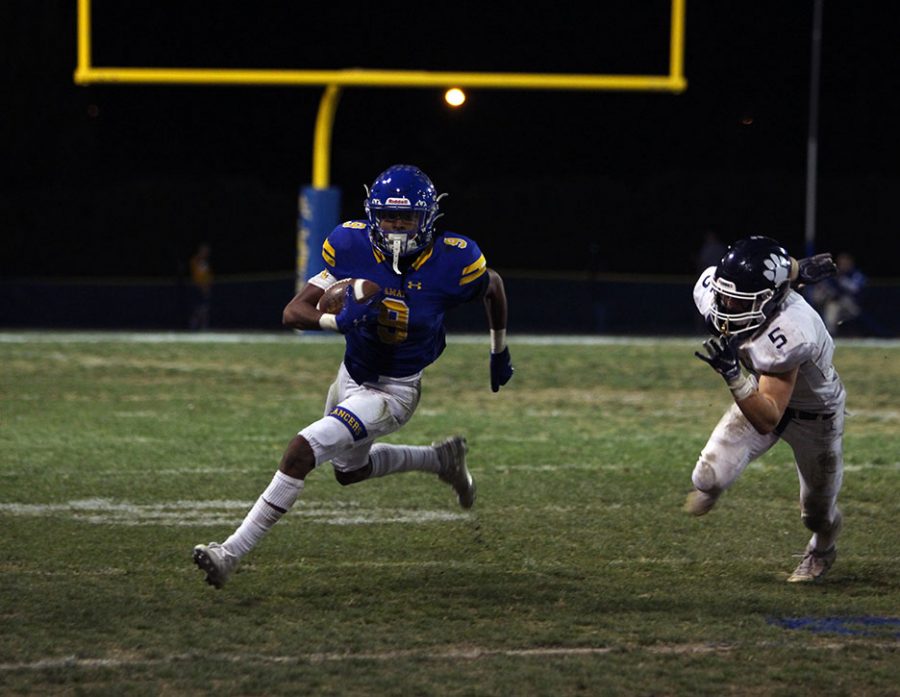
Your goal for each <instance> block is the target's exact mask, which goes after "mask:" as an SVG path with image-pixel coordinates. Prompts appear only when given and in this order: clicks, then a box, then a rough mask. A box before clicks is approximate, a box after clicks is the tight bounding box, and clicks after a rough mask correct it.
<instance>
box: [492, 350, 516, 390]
mask: <svg viewBox="0 0 900 697" xmlns="http://www.w3.org/2000/svg"><path fill="white" fill-rule="evenodd" d="M513 371H515V368H513V365H512V361H511V360H510V358H509V346H507V347H506V348H505V349H503V350H502V351H501V352H500V353H492V354H491V392H499V391H500V385H505V384H506V383H508V382H509V379H510V378H511V377H512V374H513Z"/></svg>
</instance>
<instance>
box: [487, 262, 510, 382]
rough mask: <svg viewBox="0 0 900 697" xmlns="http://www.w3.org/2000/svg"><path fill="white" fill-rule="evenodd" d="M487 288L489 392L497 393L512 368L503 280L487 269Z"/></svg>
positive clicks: (508, 377) (508, 376)
mask: <svg viewBox="0 0 900 697" xmlns="http://www.w3.org/2000/svg"><path fill="white" fill-rule="evenodd" d="M487 273H488V288H487V291H486V292H485V294H484V309H485V312H486V313H487V319H488V327H489V328H490V330H491V390H492V391H493V392H499V391H500V387H501V386H502V385H505V384H506V383H508V382H509V380H510V378H512V375H513V372H514V370H515V369H514V368H513V364H512V359H511V358H510V355H509V346H507V345H506V319H507V314H508V309H507V304H506V289H505V288H504V286H503V279H502V278H501V277H500V274H498V273H497V272H496V271H494V270H493V269H488V270H487Z"/></svg>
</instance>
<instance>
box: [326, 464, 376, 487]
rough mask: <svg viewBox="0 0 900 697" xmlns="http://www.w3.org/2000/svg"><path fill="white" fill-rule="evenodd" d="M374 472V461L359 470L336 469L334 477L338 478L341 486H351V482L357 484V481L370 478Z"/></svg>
mask: <svg viewBox="0 0 900 697" xmlns="http://www.w3.org/2000/svg"><path fill="white" fill-rule="evenodd" d="M371 474H372V463H371V462H367V463H366V464H365V466H364V467H360V468H359V469H358V470H351V471H350V472H342V471H341V470H339V469H336V470H335V471H334V478H335V479H337V480H338V484H340V485H341V486H349V485H350V484H356V483H357V482H361V481H364V480H366V479H368V478H369V477H370V476H371Z"/></svg>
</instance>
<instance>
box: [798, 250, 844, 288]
mask: <svg viewBox="0 0 900 697" xmlns="http://www.w3.org/2000/svg"><path fill="white" fill-rule="evenodd" d="M797 271H798V273H797V279H796V281H794V283H795V284H797V285H806V284H808V283H818V282H819V281H824V280H825V279H826V278H831V277H832V276H835V275H837V265H836V264H835V263H834V259H832V258H831V253H830V252H824V253H823V254H816V255H814V256H811V257H804V258H803V259H798V260H797Z"/></svg>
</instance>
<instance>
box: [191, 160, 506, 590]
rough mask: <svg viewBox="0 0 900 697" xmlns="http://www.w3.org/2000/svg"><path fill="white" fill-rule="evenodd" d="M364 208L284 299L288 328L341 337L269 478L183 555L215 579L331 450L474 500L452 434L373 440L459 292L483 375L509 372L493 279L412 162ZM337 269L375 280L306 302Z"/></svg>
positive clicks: (467, 503)
mask: <svg viewBox="0 0 900 697" xmlns="http://www.w3.org/2000/svg"><path fill="white" fill-rule="evenodd" d="M367 194H368V195H367V197H366V201H365V210H366V218H365V219H364V220H351V221H348V222H345V223H342V224H341V225H338V226H337V227H336V228H335V229H334V230H333V231H332V232H331V234H330V235H329V236H328V238H327V239H326V240H325V243H324V245H323V247H322V256H323V258H324V259H325V266H326V268H325V270H324V271H323V272H322V273H320V274H318V275H316V276H314V277H313V278H311V279H309V281H308V282H307V283H306V285H305V286H304V287H303V288H302V289H301V291H300V292H299V293H298V294H297V295H296V296H295V297H294V298H293V300H291V301H290V303H288V305H287V307H285V309H284V316H283V323H284V325H285V326H286V327H291V328H293V329H302V330H309V329H326V330H333V331H337V332H340V333H341V334H343V335H344V337H345V342H346V349H345V352H344V360H343V362H342V363H341V366H340V368H339V370H338V374H337V378H336V379H335V381H334V383H333V384H332V385H331V388H330V389H329V391H328V397H327V399H326V402H325V413H324V416H323V417H322V418H321V419H319V420H318V421H316V422H314V423H312V424H310V425H309V426H307V427H306V428H304V429H302V430H301V431H300V432H299V433H298V434H297V435H296V436H295V437H294V438H293V440H291V442H290V444H289V445H288V447H287V450H285V452H284V455H283V456H282V459H281V464H280V465H279V468H278V471H277V472H276V473H275V476H274V477H273V479H272V481H271V483H270V484H269V486H268V488H266V490H265V491H263V493H262V495H261V496H260V497H259V499H258V500H257V501H256V503H255V504H254V506H253V508H252V509H251V510H250V512H249V513H248V514H247V516H246V517H245V518H244V521H243V522H242V523H241V524H240V526H238V528H237V530H235V532H234V533H233V534H232V535H231V536H230V537H229V538H228V539H226V540H225V541H224V542H223V543H221V544H220V543H217V542H211V543H209V544H206V545H197V546H196V547H195V548H194V551H193V558H194V562H195V563H196V564H197V566H199V567H200V569H201V570H203V571H204V572H205V573H206V581H207V582H208V583H209V584H211V585H213V586H215V587H217V588H221V587H222V585H223V584H224V583H225V581H226V580H227V579H228V577H229V576H230V575H231V573H232V572H233V571H234V569H235V568H236V567H237V565H238V563H239V562H240V560H241V558H242V557H244V555H246V554H247V553H248V552H250V550H252V549H253V548H254V547H255V546H256V545H257V543H258V542H259V541H260V540H261V539H262V537H263V535H265V533H266V532H267V531H268V530H269V529H270V528H271V527H272V526H273V525H274V524H275V523H276V522H277V521H278V520H279V519H280V518H281V516H282V515H284V514H285V513H286V512H287V511H288V510H289V509H290V508H291V506H293V504H294V502H295V501H296V500H297V497H298V496H299V495H300V492H301V491H302V490H303V486H304V481H305V479H306V475H308V474H309V473H310V472H312V470H313V469H314V468H315V467H316V466H317V465H320V464H321V463H323V462H326V461H329V460H330V461H331V463H332V465H333V467H334V474H335V477H336V478H337V480H338V481H339V482H340V483H341V484H343V485H349V484H355V483H357V482H362V481H365V480H366V479H371V478H373V477H383V476H385V475H388V474H396V473H398V472H408V471H413V470H418V471H421V472H430V473H433V474H435V475H437V477H439V478H440V479H441V480H442V481H444V482H446V483H447V484H449V485H450V486H452V487H453V489H454V490H455V492H456V495H457V499H458V501H459V504H460V506H462V507H463V508H466V509H468V508H471V507H472V505H473V504H474V502H475V482H474V480H473V479H472V475H471V474H470V472H469V470H468V467H467V465H466V452H467V450H468V446H467V443H466V440H465V438H463V437H462V436H452V437H450V438H447V439H446V440H443V441H440V442H435V443H433V444H432V445H431V446H411V445H394V444H387V443H378V442H376V441H377V439H379V438H381V437H382V436H385V435H387V434H389V433H393V432H394V431H396V430H397V429H399V428H400V427H401V426H403V425H404V424H405V423H406V422H407V421H409V419H410V418H411V417H412V415H413V412H415V409H416V406H417V405H418V402H419V395H420V393H421V379H422V373H423V371H424V370H425V368H426V367H427V366H429V365H430V364H431V363H433V362H434V361H435V360H436V359H437V358H438V356H440V355H441V352H442V351H443V350H444V346H445V331H444V315H445V313H446V312H447V311H448V310H450V309H452V308H453V307H456V306H458V305H460V304H462V303H466V302H471V301H477V300H480V301H482V302H483V303H484V307H485V311H486V314H487V321H488V327H489V329H490V344H491V352H490V362H489V369H490V381H491V389H492V390H493V391H494V392H497V391H498V390H499V389H500V387H501V386H502V385H505V384H506V383H507V382H508V381H509V379H510V378H511V377H512V374H513V366H512V363H511V361H510V355H509V348H508V347H507V345H506V319H507V303H506V293H505V291H504V287H503V280H502V278H501V277H500V275H499V274H498V273H497V272H496V271H494V270H493V269H490V268H488V266H487V262H486V261H485V258H484V255H483V254H482V253H481V250H480V249H479V248H478V245H477V244H476V243H475V242H474V241H473V240H471V239H470V238H468V237H465V236H463V235H458V234H455V233H450V232H438V231H437V230H436V229H435V227H434V224H435V221H436V220H437V219H438V218H439V217H440V215H441V213H439V202H440V199H441V198H442V197H443V196H444V194H441V195H438V193H437V190H436V189H435V187H434V184H432V183H431V180H430V179H429V178H428V177H427V176H426V175H425V174H424V173H423V172H422V171H421V170H420V169H418V168H417V167H413V166H411V165H394V166H392V167H389V168H388V169H386V170H385V171H384V172H382V173H381V174H379V175H378V177H377V178H376V179H375V182H374V184H373V185H372V187H371V189H369V188H368V187H367ZM344 278H354V279H367V280H369V281H373V282H375V283H377V284H378V286H380V288H381V291H380V292H379V293H377V294H376V295H375V296H373V297H371V298H369V299H368V301H367V302H356V300H355V296H354V288H353V285H354V284H350V285H349V286H348V287H347V290H346V296H345V301H344V303H343V307H342V309H341V310H340V311H339V312H337V313H336V314H330V313H323V312H322V311H321V310H319V309H317V304H318V301H319V299H320V298H321V297H322V295H323V294H324V292H325V290H326V289H327V288H328V287H329V286H330V285H332V284H333V283H335V282H337V281H338V280H340V279H344Z"/></svg>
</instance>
